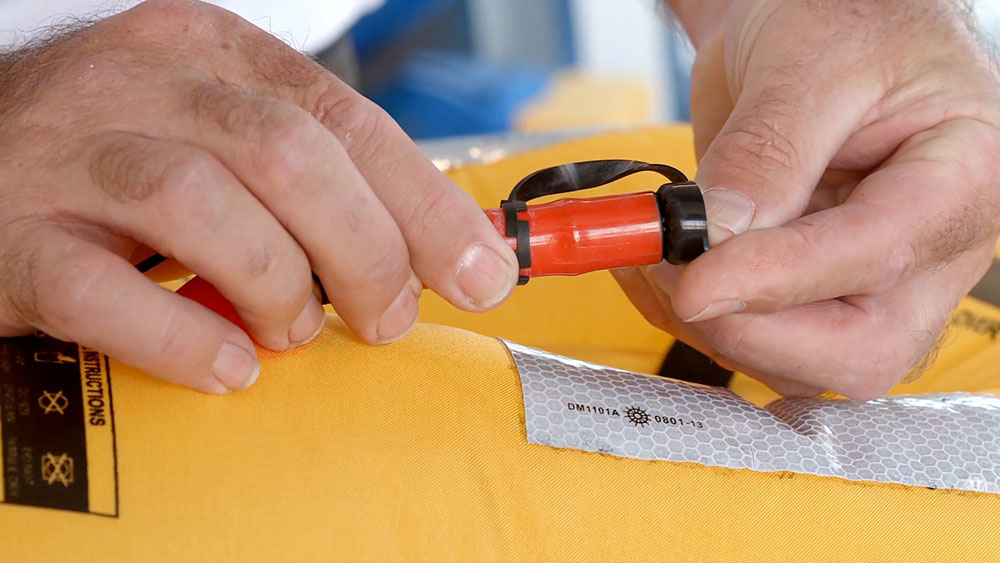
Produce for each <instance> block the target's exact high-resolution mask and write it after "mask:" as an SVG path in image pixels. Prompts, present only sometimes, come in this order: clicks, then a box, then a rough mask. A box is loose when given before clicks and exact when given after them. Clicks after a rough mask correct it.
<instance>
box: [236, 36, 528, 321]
mask: <svg viewBox="0 0 1000 563" xmlns="http://www.w3.org/2000/svg"><path fill="white" fill-rule="evenodd" d="M241 46H242V47H243V49H244V50H245V52H253V53H255V56H253V57H250V58H249V59H248V61H247V62H248V64H247V66H244V67H240V68H224V69H219V73H220V74H223V75H224V76H226V77H227V78H228V79H230V80H232V81H234V82H236V83H237V84H241V85H245V86H246V87H248V88H250V89H254V90H257V91H260V92H262V93H265V94H267V95H270V96H273V97H276V98H280V99H284V100H289V101H292V102H294V103H296V104H298V105H299V106H300V107H302V108H303V109H305V110H307V111H309V112H310V113H311V114H312V115H313V116H314V117H315V118H316V119H317V120H319V121H320V122H321V123H322V124H323V125H324V126H325V127H326V128H327V129H328V130H329V131H331V132H332V133H333V134H334V135H335V136H336V137H337V138H338V139H339V140H340V142H341V144H342V145H343V146H344V148H345V149H346V150H347V153H348V155H349V156H350V158H351V160H352V161H353V162H354V164H355V166H356V167H357V169H358V170H359V171H360V172H361V175H362V176H363V177H364V179H365V180H366V181H367V182H368V184H369V185H370V186H371V188H372V190H373V191H374V192H375V194H376V195H377V196H378V198H379V199H380V200H381V201H382V203H383V205H384V206H385V208H386V209H387V210H388V211H389V213H390V214H391V215H392V217H393V219H394V220H395V221H396V223H397V224H398V225H399V228H400V231H401V232H402V234H403V237H404V239H405V241H406V244H407V247H408V249H409V253H410V258H411V266H412V268H413V270H414V272H415V273H416V274H417V275H418V276H419V277H420V279H421V280H422V281H423V282H424V283H426V284H427V286H428V287H430V288H431V289H433V290H434V291H435V292H437V293H438V294H440V295H441V296H442V297H444V298H445V299H447V300H448V301H450V302H451V303H452V304H454V305H456V306H458V307H461V308H463V309H467V310H472V311H476V310H485V309H489V308H491V307H493V306H495V305H496V304H498V303H499V302H501V301H502V300H503V299H504V298H506V297H507V295H509V294H510V292H511V291H512V290H513V288H514V285H515V284H516V281H517V273H518V266H517V260H516V258H515V256H514V253H513V251H512V250H511V249H510V247H509V246H508V245H507V244H506V243H505V242H504V240H503V238H502V237H501V236H500V235H499V234H498V233H497V232H496V230H495V229H494V227H493V226H492V225H491V223H490V222H489V221H488V220H487V219H486V217H485V215H484V214H483V212H482V210H481V209H480V208H479V207H478V206H477V205H476V204H475V202H474V201H473V200H472V199H471V198H470V197H468V195H467V194H465V193H464V192H462V190H461V189H460V188H459V187H458V186H456V185H455V184H454V183H453V182H451V181H450V180H449V179H448V178H446V177H445V176H444V175H443V174H441V173H440V172H439V171H438V170H437V169H436V168H435V167H434V165H433V164H432V163H431V162H430V161H429V160H428V159H427V158H426V157H425V156H424V155H423V154H422V153H421V152H420V150H419V148H417V146H416V145H415V144H414V143H413V141H412V140H410V139H409V137H407V135H406V134H405V133H404V132H403V130H402V129H401V128H400V127H399V126H398V125H397V124H396V123H395V122H394V121H393V120H392V118H390V117H389V116H388V114H386V113H385V112H384V111H383V110H382V109H381V108H379V107H378V106H376V105H375V104H374V103H372V102H371V101H369V100H367V99H366V98H364V97H363V96H361V95H360V94H358V93H357V92H355V91H354V90H353V89H351V88H350V87H349V86H347V85H346V84H344V83H343V82H342V81H340V80H339V79H338V78H337V77H335V76H334V75H333V74H331V73H329V72H327V71H326V70H325V69H323V68H322V67H320V66H319V65H318V64H316V63H315V62H313V61H311V60H309V59H308V58H306V57H305V56H303V55H301V54H300V53H297V52H295V51H294V50H292V49H290V48H289V47H288V46H286V45H284V44H283V43H281V42H280V41H279V40H277V39H275V38H274V37H271V36H269V35H267V34H264V33H261V32H259V31H258V30H256V29H247V30H245V32H244V33H242V34H241Z"/></svg>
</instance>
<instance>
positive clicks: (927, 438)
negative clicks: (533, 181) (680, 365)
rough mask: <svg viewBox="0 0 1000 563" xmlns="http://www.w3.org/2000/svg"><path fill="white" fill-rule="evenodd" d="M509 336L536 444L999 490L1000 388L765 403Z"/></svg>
mask: <svg viewBox="0 0 1000 563" xmlns="http://www.w3.org/2000/svg"><path fill="white" fill-rule="evenodd" d="M504 344H505V345H506V346H507V349H508V350H509V351H510V354H511V356H512V357H513V359H514V363H515V365H516V366H517V371H518V373H519V374H520V377H521V388H522V391H523V393H524V411H525V412H524V414H525V421H526V424H527V433H528V441H529V442H531V443H534V444H543V445H547V446H554V447H557V448H572V449H576V450H584V451H589V452H601V453H606V454H611V455H616V456H621V457H631V458H637V459H658V460H667V461H683V462H693V463H701V464H704V465H711V466H717V467H730V468H741V469H742V468H745V469H753V470H756V471H791V472H796V473H809V474H813V475H823V476H830V477H841V478H844V479H851V480H863V481H875V482H881V483H899V484H902V485H910V486H920V487H934V488H939V489H960V490H967V491H980V492H988V493H1000V398H997V397H993V396H990V395H973V394H968V393H954V394H933V395H920V396H908V397H888V398H884V399H878V400H875V401H869V402H867V403H857V402H854V401H847V400H831V399H780V400H778V401H775V402H773V403H771V404H769V405H768V406H767V407H765V408H761V407H758V406H756V405H754V404H752V403H749V402H747V401H745V400H744V399H742V398H740V397H739V396H738V395H736V394H735V393H733V392H731V391H729V390H727V389H720V388H714V387H704V386H700V385H694V384H689V383H684V382H679V381H673V380H669V379H663V378H660V377H655V376H648V375H639V374H635V373H630V372H627V371H622V370H617V369H613V368H608V367H603V366H598V365H594V364H590V363H587V362H581V361H578V360H572V359H569V358H564V357H561V356H557V355H554V354H550V353H547V352H543V351H540V350H535V349H533V348H527V347H525V346H520V345H517V344H513V343H511V342H506V341H504Z"/></svg>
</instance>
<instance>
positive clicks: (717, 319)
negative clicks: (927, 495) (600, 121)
mask: <svg viewBox="0 0 1000 563" xmlns="http://www.w3.org/2000/svg"><path fill="white" fill-rule="evenodd" d="M961 4H962V3H960V2H954V1H951V0H906V1H899V2H867V1H860V0H857V1H855V0H843V1H841V2H813V1H793V0H787V1H786V0H734V1H733V2H728V1H723V2H696V1H688V2H685V1H684V0H678V1H675V2H672V5H673V7H674V8H675V10H676V12H677V13H678V16H679V17H680V18H681V19H682V21H683V22H684V23H685V26H686V27H687V29H688V31H689V33H690V35H691V36H692V39H693V40H694V42H695V44H696V47H697V50H698V55H697V59H696V62H695V67H694V71H693V77H692V104H693V107H692V121H693V126H694V133H695V144H696V151H697V154H698V155H699V157H700V165H699V171H698V175H697V181H698V183H699V185H700V186H701V187H702V189H703V190H706V191H705V192H704V195H705V200H706V207H707V211H708V219H709V221H710V227H709V238H710V242H711V244H712V246H713V248H712V249H711V250H709V251H708V252H707V253H706V254H705V255H703V256H702V257H700V258H699V259H697V260H695V261H694V262H693V263H691V264H690V265H688V266H687V267H685V268H683V269H678V268H676V267H673V266H670V265H667V264H662V265H657V266H652V267H649V268H647V269H645V270H643V271H639V270H629V271H622V272H616V277H617V279H618V280H619V282H620V283H621V285H622V286H623V287H624V288H625V290H626V291H627V292H628V293H629V296H630V298H631V299H632V301H633V303H635V304H636V305H637V306H638V307H639V309H640V310H641V311H643V313H644V314H645V315H646V317H647V318H648V319H649V320H650V321H651V322H653V323H654V324H656V325H657V326H660V327H661V328H663V329H665V330H668V331H670V332H672V333H674V334H675V335H677V336H678V337H680V338H681V339H683V340H686V341H688V342H690V343H692V345H694V346H695V347H697V348H698V349H700V350H701V351H703V352H705V353H706V354H708V355H710V356H711V357H712V358H714V359H715V360H717V361H718V362H719V363H721V364H722V365H724V366H726V367H728V368H733V369H739V370H741V371H744V372H745V373H748V374H749V375H751V376H753V377H755V378H757V379H760V380H761V381H763V382H764V383H766V384H768V385H769V386H771V387H772V388H774V389H775V390H777V391H779V392H782V393H785V394H812V393H817V392H820V391H823V390H827V389H829V390H833V391H836V392H840V393H843V394H845V395H847V396H849V397H852V398H856V399H859V400H865V399H870V398H874V397H877V396H879V395H881V394H883V393H884V392H886V391H887V390H888V389H889V388H890V387H892V386H893V385H894V384H896V383H898V382H899V381H900V380H901V379H902V378H903V377H904V376H905V375H906V374H907V372H908V370H911V368H913V367H914V366H917V369H919V364H921V363H922V362H921V361H922V359H924V358H926V357H927V354H928V351H929V350H931V349H932V347H933V346H934V345H935V342H936V340H937V338H938V335H939V333H940V332H941V330H942V328H943V326H944V324H945V322H946V321H947V318H948V315H949V313H950V312H951V310H952V309H953V308H954V306H955V305H956V304H957V302H958V301H959V300H960V299H961V298H962V296H964V295H965V294H966V293H967V292H968V291H969V289H971V288H972V286H973V285H974V284H975V283H976V281H977V280H978V279H980V278H981V277H982V275H983V273H984V272H985V271H986V269H987V267H988V266H989V263H990V260H991V258H992V256H993V255H994V252H995V250H996V242H997V234H998V232H1000V212H998V207H1000V182H998V180H997V174H998V172H1000V137H998V129H997V126H998V123H1000V116H998V113H997V112H998V108H1000V104H998V102H1000V100H998V90H997V80H996V77H995V75H994V73H993V70H992V67H991V65H990V63H989V61H988V59H987V56H986V54H985V52H984V50H983V49H982V48H981V47H980V45H979V44H978V43H977V41H976V38H975V36H974V34H973V32H972V31H971V30H970V29H969V27H968V26H967V21H968V19H969V18H971V16H970V15H969V14H967V13H963V12H962V10H961V6H960V5H961ZM720 14H721V15H720ZM734 235H735V236H734Z"/></svg>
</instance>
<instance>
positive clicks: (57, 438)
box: [0, 335, 118, 516]
mask: <svg viewBox="0 0 1000 563" xmlns="http://www.w3.org/2000/svg"><path fill="white" fill-rule="evenodd" d="M0 440H2V442H3V447H2V450H0V458H2V462H3V464H2V467H3V471H0V483H2V487H0V491H2V494H3V497H2V499H0V500H2V501H3V502H4V503H7V504H20V505H27V506H38V507H44V508H55V509H61V510H74V511H79V512H89V513H91V514H99V515H104V516H118V468H117V455H116V452H115V424H114V409H113V408H112V399H111V379H110V377H109V375H108V360H107V357H106V356H104V355H103V354H101V353H99V352H97V351H94V350H90V349H87V348H84V347H82V346H78V345H76V344H71V343H67V342H62V341H59V340H56V339H54V338H51V337H48V336H41V335H35V336H25V337H21V338H6V339H0Z"/></svg>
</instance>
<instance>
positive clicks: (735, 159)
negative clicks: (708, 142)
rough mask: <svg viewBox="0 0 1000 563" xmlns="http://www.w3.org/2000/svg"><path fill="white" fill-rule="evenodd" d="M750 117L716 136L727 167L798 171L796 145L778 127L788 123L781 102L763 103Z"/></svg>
mask: <svg viewBox="0 0 1000 563" xmlns="http://www.w3.org/2000/svg"><path fill="white" fill-rule="evenodd" d="M749 115H750V117H745V118H743V119H739V120H737V121H736V122H734V123H732V124H731V125H730V126H729V127H727V128H726V129H725V130H724V131H723V132H722V133H720V134H719V139H718V140H717V143H718V147H719V148H720V149H721V150H720V156H721V157H722V158H724V159H725V161H726V162H727V164H732V165H734V166H738V167H740V168H741V169H742V168H747V167H750V166H752V167H753V169H754V170H756V169H762V170H764V171H774V170H795V169H797V168H798V167H799V166H800V165H801V163H800V162H799V158H798V152H797V150H796V146H797V145H796V143H795V141H794V139H792V138H791V137H790V136H789V135H788V134H787V133H785V132H783V131H782V126H781V125H779V123H782V122H787V121H788V120H789V117H788V115H787V109H786V108H785V106H784V104H783V102H777V101H766V100H765V101H763V102H760V103H758V104H757V107H756V108H755V111H753V112H751V113H750V114H749Z"/></svg>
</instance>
